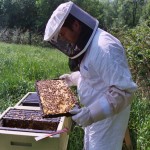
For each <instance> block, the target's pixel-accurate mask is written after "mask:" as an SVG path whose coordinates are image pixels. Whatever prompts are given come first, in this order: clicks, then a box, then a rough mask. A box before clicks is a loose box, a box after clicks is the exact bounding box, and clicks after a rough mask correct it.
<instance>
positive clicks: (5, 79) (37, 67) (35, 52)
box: [0, 42, 150, 150]
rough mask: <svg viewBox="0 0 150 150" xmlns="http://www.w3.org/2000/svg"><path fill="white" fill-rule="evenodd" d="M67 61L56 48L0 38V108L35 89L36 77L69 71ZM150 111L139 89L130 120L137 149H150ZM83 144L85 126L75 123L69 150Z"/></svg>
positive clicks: (45, 76) (55, 76) (9, 104)
mask: <svg viewBox="0 0 150 150" xmlns="http://www.w3.org/2000/svg"><path fill="white" fill-rule="evenodd" d="M67 63H68V60H67V57H66V56H65V55H64V54H62V53H60V52H58V51H57V50H55V49H50V48H42V47H34V46H28V45H15V44H6V43H2V42H0V112H2V111H4V110H5V109H6V108H7V107H9V106H13V105H14V104H15V103H16V102H18V101H19V100H20V98H22V96H24V94H26V93H27V92H29V91H35V82H36V81H37V80H41V79H52V78H57V77H59V76H60V75H61V74H64V73H67V72H69V68H68V65H67ZM149 114H150V103H149V100H145V99H144V98H142V96H141V94H140V92H138V91H137V93H136V95H135V99H134V102H133V105H132V109H131V115H130V121H129V128H130V133H131V137H132V143H133V146H134V150H150V140H149V139H150V133H149V131H150V115H149ZM114 138H115V137H114ZM82 145H83V130H82V129H81V128H80V127H78V126H76V127H75V128H74V130H73V131H72V132H71V134H70V139H69V144H68V150H81V149H82Z"/></svg>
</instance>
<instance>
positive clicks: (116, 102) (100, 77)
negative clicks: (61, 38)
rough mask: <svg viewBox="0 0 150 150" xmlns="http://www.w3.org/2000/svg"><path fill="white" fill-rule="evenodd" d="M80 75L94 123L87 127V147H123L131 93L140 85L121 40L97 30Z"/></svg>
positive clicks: (115, 149) (112, 149)
mask: <svg viewBox="0 0 150 150" xmlns="http://www.w3.org/2000/svg"><path fill="white" fill-rule="evenodd" d="M80 74H81V76H79V77H80V78H79V79H78V81H79V82H78V87H77V88H78V95H79V98H80V102H81V104H83V105H84V106H85V107H88V109H90V111H91V115H92V118H93V121H94V122H95V123H93V124H92V125H90V126H88V127H86V128H85V140H84V142H85V150H121V146H122V140H123V137H124V133H125V130H126V128H127V124H128V118H129V112H130V103H131V95H132V93H133V92H134V91H135V90H136V88H137V85H136V84H135V83H134V82H133V80H132V77H131V74H130V71H129V69H128V64H127V61H126V56H125V52H124V49H123V47H122V45H121V43H120V42H119V41H118V40H117V39H116V38H115V37H113V36H112V35H110V34H109V33H107V32H105V31H103V30H101V29H98V30H97V33H96V35H95V36H94V39H93V41H92V43H91V45H90V46H89V48H88V50H87V52H86V54H85V56H84V58H83V60H82V62H81V65H80ZM105 118H106V119H105Z"/></svg>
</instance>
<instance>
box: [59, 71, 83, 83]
mask: <svg viewBox="0 0 150 150" xmlns="http://www.w3.org/2000/svg"><path fill="white" fill-rule="evenodd" d="M59 78H60V79H63V80H65V81H66V83H67V84H68V86H77V85H78V84H79V82H80V80H81V74H80V72H79V71H75V72H72V73H70V74H63V75H61V76H60V77H59Z"/></svg>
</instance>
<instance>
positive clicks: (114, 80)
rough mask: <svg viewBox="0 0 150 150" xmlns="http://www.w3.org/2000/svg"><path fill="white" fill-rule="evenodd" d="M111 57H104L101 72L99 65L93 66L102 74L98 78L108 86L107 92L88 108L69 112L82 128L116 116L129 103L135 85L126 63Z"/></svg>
mask: <svg viewBox="0 0 150 150" xmlns="http://www.w3.org/2000/svg"><path fill="white" fill-rule="evenodd" d="M112 57H113V56H110V55H109V54H108V56H106V57H104V59H103V64H101V65H103V68H104V70H103V71H100V69H99V65H98V64H95V67H96V68H95V69H96V70H99V71H100V72H103V73H102V74H99V76H101V77H102V79H103V80H104V81H105V82H106V83H107V84H108V85H110V86H109V88H108V90H107V92H106V93H104V95H103V96H102V97H100V99H99V100H97V101H95V102H94V103H93V104H91V105H90V106H89V107H83V108H81V109H78V108H75V109H73V110H72V111H71V113H72V114H75V115H74V116H73V117H72V119H73V120H74V121H76V122H77V123H78V124H80V125H82V126H88V125H90V124H92V123H94V122H97V121H100V120H103V119H105V118H107V117H110V116H112V115H114V114H117V113H119V112H121V111H122V110H123V109H124V108H126V107H127V106H128V105H130V103H131V98H132V93H133V91H135V89H136V84H135V83H134V82H133V81H132V79H131V75H130V72H129V70H128V67H127V65H126V62H124V63H125V64H122V63H120V62H121V61H120V62H119V60H118V61H117V59H118V58H116V60H113V59H112ZM120 59H122V57H120ZM95 63H96V62H95ZM97 63H98V62H97ZM93 67H94V66H93ZM97 73H99V72H97ZM72 79H73V78H72Z"/></svg>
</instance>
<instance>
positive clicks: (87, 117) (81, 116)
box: [69, 107, 94, 127]
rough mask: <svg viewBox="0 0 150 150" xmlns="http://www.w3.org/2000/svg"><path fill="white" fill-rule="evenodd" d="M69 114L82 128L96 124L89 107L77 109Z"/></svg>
mask: <svg viewBox="0 0 150 150" xmlns="http://www.w3.org/2000/svg"><path fill="white" fill-rule="evenodd" d="M69 112H70V113H71V114H72V115H73V116H72V120H74V121H75V122H76V123H77V124H79V125H81V126H82V127H87V126H89V125H91V124H92V123H93V122H94V121H93V119H92V117H91V113H90V110H89V108H88V107H83V108H77V107H75V108H73V109H72V110H70V111H69Z"/></svg>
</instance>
